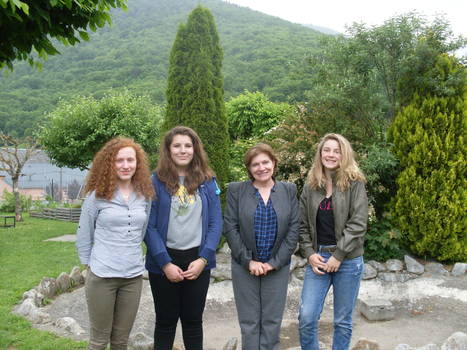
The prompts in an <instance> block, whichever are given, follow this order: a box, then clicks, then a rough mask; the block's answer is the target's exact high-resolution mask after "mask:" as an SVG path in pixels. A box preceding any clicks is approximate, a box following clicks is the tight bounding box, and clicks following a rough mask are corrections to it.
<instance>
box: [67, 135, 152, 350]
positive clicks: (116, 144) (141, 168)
mask: <svg viewBox="0 0 467 350" xmlns="http://www.w3.org/2000/svg"><path fill="white" fill-rule="evenodd" d="M85 193H86V194H87V197H86V199H85V200H84V203H83V206H82V208H81V217H80V221H79V226H78V231H77V241H76V247H77V249H78V255H79V258H80V261H81V263H82V264H84V265H87V266H88V274H87V277H86V300H87V304H88V311H89V321H90V340H89V347H88V349H89V350H103V349H105V348H106V346H107V344H108V343H109V342H110V346H111V348H112V350H120V349H121V350H123V349H127V342H128V337H129V335H130V331H131V328H132V327H133V322H134V320H135V317H136V313H137V311H138V306H139V301H140V296H141V288H142V274H143V271H144V260H143V255H142V249H141V243H142V241H143V237H144V234H145V232H146V227H147V222H148V216H149V210H150V202H151V199H152V198H153V197H154V196H155V193H154V188H153V187H152V184H151V179H150V171H149V168H148V162H147V157H146V154H145V152H144V151H143V149H142V148H141V146H140V145H139V144H137V143H135V142H134V141H133V140H132V139H128V138H123V137H117V138H114V139H112V140H110V141H109V142H107V143H106V144H105V145H104V146H103V147H102V148H101V149H100V151H99V152H98V153H97V154H96V156H95V157H94V160H93V162H92V167H91V170H90V173H89V175H88V180H87V183H86V187H85Z"/></svg>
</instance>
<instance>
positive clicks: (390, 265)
mask: <svg viewBox="0 0 467 350" xmlns="http://www.w3.org/2000/svg"><path fill="white" fill-rule="evenodd" d="M386 267H387V269H388V271H391V272H400V271H402V270H403V269H404V263H403V262H402V261H400V260H399V259H389V260H388V261H386Z"/></svg>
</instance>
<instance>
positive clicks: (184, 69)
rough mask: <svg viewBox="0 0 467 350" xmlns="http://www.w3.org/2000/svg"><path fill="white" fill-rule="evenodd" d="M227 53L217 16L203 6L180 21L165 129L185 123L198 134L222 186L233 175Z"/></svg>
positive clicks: (168, 92) (170, 71)
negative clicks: (226, 95) (226, 103)
mask: <svg viewBox="0 0 467 350" xmlns="http://www.w3.org/2000/svg"><path fill="white" fill-rule="evenodd" d="M222 58H223V53H222V49H221V47H220V42H219V35H218V33H217V28H216V25H215V22H214V18H213V16H212V14H211V12H210V11H209V10H208V9H206V8H204V7H202V6H198V7H197V8H195V9H194V10H193V11H192V12H191V13H190V15H189V17H188V21H187V23H185V24H181V25H180V26H179V28H178V31H177V36H176V38H175V42H174V44H173V47H172V51H171V54H170V68H169V77H168V86H167V112H166V117H165V121H164V129H165V130H169V129H171V128H172V127H174V126H176V125H185V126H189V127H191V128H192V129H194V130H195V131H196V132H197V133H198V135H199V136H200V137H201V140H202V141H203V144H204V146H205V149H206V152H207V154H208V156H209V160H210V164H211V167H212V168H213V170H214V171H215V172H216V175H217V178H218V181H219V183H220V184H221V185H223V184H224V183H225V182H226V181H227V180H228V175H229V164H228V147H229V136H228V129H227V118H226V115H225V106H224V81H223V77H222V72H221V68H222Z"/></svg>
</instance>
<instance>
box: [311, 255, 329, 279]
mask: <svg viewBox="0 0 467 350" xmlns="http://www.w3.org/2000/svg"><path fill="white" fill-rule="evenodd" d="M308 263H309V264H310V265H311V269H312V270H313V272H314V273H316V274H317V275H324V274H325V272H323V271H326V263H325V260H324V258H323V257H322V256H321V255H319V254H318V253H314V254H311V255H310V257H309V258H308Z"/></svg>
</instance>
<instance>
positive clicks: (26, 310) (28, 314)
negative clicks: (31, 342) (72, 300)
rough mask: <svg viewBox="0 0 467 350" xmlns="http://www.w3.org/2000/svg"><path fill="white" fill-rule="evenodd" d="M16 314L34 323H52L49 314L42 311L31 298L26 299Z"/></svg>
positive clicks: (16, 310)
mask: <svg viewBox="0 0 467 350" xmlns="http://www.w3.org/2000/svg"><path fill="white" fill-rule="evenodd" d="M14 313H16V314H18V315H21V316H24V317H25V318H26V319H28V320H29V321H31V322H32V323H46V322H49V321H50V316H49V314H47V313H45V312H43V311H41V310H40V309H39V308H38V307H37V306H36V305H35V304H34V301H33V300H32V299H31V298H28V299H25V300H24V301H23V302H22V303H21V304H20V305H19V306H18V307H17V308H15V310H14Z"/></svg>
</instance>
